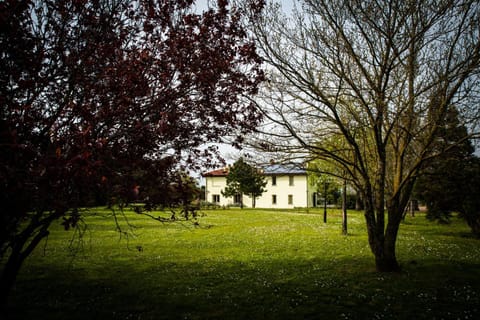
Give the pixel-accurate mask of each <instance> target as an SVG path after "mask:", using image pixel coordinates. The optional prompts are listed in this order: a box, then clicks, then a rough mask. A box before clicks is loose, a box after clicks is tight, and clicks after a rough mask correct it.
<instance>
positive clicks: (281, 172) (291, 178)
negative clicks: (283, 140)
mask: <svg viewBox="0 0 480 320" xmlns="http://www.w3.org/2000/svg"><path fill="white" fill-rule="evenodd" d="M261 172H262V174H263V175H264V176H265V179H266V181H267V185H266V186H265V189H266V191H265V192H264V193H263V194H262V195H261V196H260V197H258V198H257V199H256V201H255V202H256V205H255V206H256V207H257V208H278V209H288V208H295V207H313V206H314V205H315V202H316V199H317V196H316V192H315V190H314V189H313V187H312V186H310V185H309V179H308V176H307V172H306V170H305V169H303V168H300V167H298V166H286V165H270V166H267V167H265V168H263V169H262V171H261ZM227 175H228V167H226V168H223V169H219V170H214V171H210V172H206V173H204V174H203V177H204V178H205V199H206V201H208V202H211V203H214V204H216V205H220V206H235V205H238V204H239V203H240V197H242V196H241V195H236V196H234V197H224V196H223V194H222V191H223V190H224V189H225V187H226V185H227V179H226V178H227ZM242 200H243V204H244V206H246V207H252V198H251V197H249V196H248V195H243V197H242Z"/></svg>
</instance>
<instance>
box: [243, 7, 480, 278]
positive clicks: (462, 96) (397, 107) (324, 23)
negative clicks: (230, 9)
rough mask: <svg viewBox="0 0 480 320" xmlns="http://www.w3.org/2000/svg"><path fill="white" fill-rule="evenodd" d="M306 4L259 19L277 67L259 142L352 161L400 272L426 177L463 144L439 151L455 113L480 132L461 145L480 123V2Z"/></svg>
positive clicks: (369, 219)
mask: <svg viewBox="0 0 480 320" xmlns="http://www.w3.org/2000/svg"><path fill="white" fill-rule="evenodd" d="M296 3H297V4H298V5H297V6H296V9H294V10H293V13H292V14H291V15H290V16H289V17H285V15H283V14H282V12H281V10H280V9H279V7H278V6H275V5H273V6H270V8H269V9H268V10H266V11H265V14H264V15H263V16H262V19H259V20H256V21H255V23H253V25H252V28H253V30H254V33H255V34H256V36H257V39H258V46H259V48H261V52H262V53H261V55H262V56H263V58H264V59H265V61H266V63H267V64H268V65H269V67H267V70H269V75H268V82H267V85H266V86H265V90H264V97H263V99H259V100H257V101H256V102H257V103H258V105H259V109H261V110H262V111H263V112H264V115H265V117H266V119H268V120H269V121H268V122H267V123H266V124H265V125H264V129H265V130H264V131H265V134H264V135H262V136H261V139H260V141H259V142H258V146H259V147H261V148H262V149H264V150H267V151H268V150H274V151H276V152H285V153H287V154H290V155H292V154H293V155H295V156H296V157H298V156H299V155H304V156H306V157H313V158H318V159H322V160H324V161H327V162H331V163H332V164H333V165H335V166H339V167H341V168H342V169H343V170H344V171H345V172H346V174H347V175H348V178H349V180H351V181H352V182H353V183H354V185H355V188H356V189H357V190H360V193H361V197H362V199H363V200H364V208H365V209H364V210H365V218H366V225H367V232H368V241H369V244H370V248H371V251H372V253H373V255H374V256H375V262H376V268H377V270H379V271H396V270H399V269H400V266H399V263H398V261H397V256H396V252H395V246H396V241H397V235H398V231H399V226H400V222H401V219H402V213H403V211H404V209H405V206H406V205H407V203H408V200H409V198H410V195H411V192H412V188H413V185H414V183H415V179H416V177H417V174H418V173H419V170H420V169H421V167H422V166H423V165H424V164H425V163H426V162H428V161H429V159H432V158H434V157H436V156H437V155H439V154H441V153H442V152H444V151H446V150H447V149H449V148H451V147H452V145H450V146H448V147H446V148H445V149H444V150H439V149H437V148H435V141H436V139H437V137H438V136H439V134H440V131H441V128H442V125H443V123H444V119H445V118H446V117H447V114H448V110H449V108H450V107H451V106H452V105H455V106H456V108H457V110H458V112H459V115H460V117H459V118H460V119H461V121H462V122H463V123H464V124H465V126H466V127H467V128H468V129H469V133H467V134H466V135H465V136H463V137H458V140H456V141H454V142H452V144H453V145H454V144H456V143H461V141H463V140H465V139H468V138H469V137H470V136H471V135H473V134H474V130H475V129H476V127H475V125H474V123H473V122H470V121H473V120H477V119H478V115H479V108H478V106H479V105H480V104H479V103H478V102H479V101H478V98H479V96H478V92H479V87H478V83H479V71H480V68H479V66H480V38H479V33H480V19H478V17H479V15H480V4H479V2H478V1H476V0H475V1H474V0H464V1H450V0H421V1H359V0H329V1H326V0H304V1H299V2H296ZM299 3H300V4H299ZM332 141H343V142H344V143H342V144H340V145H339V144H335V145H332V144H331V142H332ZM339 148H341V149H339Z"/></svg>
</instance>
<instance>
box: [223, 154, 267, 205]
mask: <svg viewBox="0 0 480 320" xmlns="http://www.w3.org/2000/svg"><path fill="white" fill-rule="evenodd" d="M266 185H267V181H266V180H265V178H264V177H263V175H262V174H261V172H259V171H258V170H257V169H256V168H254V167H252V166H251V165H249V164H248V163H246V162H245V161H244V160H243V158H239V159H238V160H237V161H235V163H234V164H233V166H232V167H230V169H229V171H228V175H227V186H226V187H225V190H223V191H222V194H223V195H224V196H225V197H232V196H236V195H238V194H239V195H240V207H241V208H242V209H243V199H242V198H243V194H247V195H249V196H250V197H251V198H252V208H255V200H256V198H258V197H259V196H261V195H262V193H263V192H265V186H266Z"/></svg>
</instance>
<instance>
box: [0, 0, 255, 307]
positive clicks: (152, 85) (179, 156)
mask: <svg viewBox="0 0 480 320" xmlns="http://www.w3.org/2000/svg"><path fill="white" fill-rule="evenodd" d="M192 4H193V0H185V1H170V0H156V1H143V0H142V1H125V0H82V1H54V0H45V1H14V0H12V1H3V2H1V3H0V30H1V31H0V50H1V51H0V91H1V92H0V105H1V111H0V112H1V114H0V162H1V165H0V181H1V182H0V203H1V214H0V260H1V261H2V274H1V276H0V294H1V296H0V303H2V304H4V303H6V298H7V297H8V294H9V292H10V290H11V288H12V286H13V284H14V281H15V277H16V275H17V273H18V271H19V269H20V267H21V265H22V263H23V261H24V260H25V259H26V258H27V257H28V256H29V254H30V253H31V252H32V251H33V250H34V249H35V247H36V246H37V245H38V244H39V243H40V242H41V241H42V239H44V238H45V237H46V236H47V235H48V233H49V231H48V229H49V226H50V225H51V224H52V223H53V222H54V221H58V220H61V221H63V222H62V223H63V225H64V226H65V229H69V228H72V227H75V226H77V225H78V223H79V221H81V219H82V216H81V210H79V208H80V207H82V206H84V205H85V204H87V203H88V201H89V200H90V197H91V195H92V191H93V190H99V191H100V190H101V191H102V192H104V194H106V195H108V198H109V199H117V200H120V199H121V201H122V203H128V202H130V201H133V200H135V199H137V198H138V197H142V186H141V185H139V184H138V183H137V181H136V177H135V170H147V171H148V172H149V173H150V176H152V177H153V176H154V177H158V179H159V180H160V185H159V186H158V187H159V188H164V190H167V191H168V186H169V185H170V183H171V182H173V181H175V179H176V177H177V176H178V175H177V174H176V173H177V172H178V170H179V167H182V166H183V167H185V168H187V167H189V168H196V167H197V166H198V165H200V162H201V161H199V159H205V160H206V161H211V160H212V156H214V155H215V154H216V150H215V148H209V149H207V150H204V148H201V147H202V145H203V144H204V143H206V142H220V141H223V139H224V137H232V139H233V141H234V144H238V143H239V142H240V141H241V139H242V137H243V135H244V134H245V133H247V132H250V131H251V130H253V129H255V128H256V126H257V125H258V123H259V121H260V120H261V117H262V115H261V114H260V113H259V112H258V111H257V110H256V109H255V108H254V106H253V105H252V104H251V103H250V102H248V101H246V100H245V99H244V98H243V96H245V95H252V94H255V93H256V92H257V86H258V85H259V83H260V82H261V81H262V80H263V73H262V71H261V69H260V59H259V57H258V56H257V54H256V52H255V45H254V43H253V42H252V41H251V40H250V39H249V38H248V36H247V33H246V31H245V29H244V28H243V27H242V25H241V15H242V12H247V11H256V12H259V11H260V10H261V9H262V3H261V2H252V3H251V4H250V5H248V6H246V7H245V9H244V10H243V11H241V10H238V9H237V8H235V7H233V6H229V5H228V2H227V1H224V0H219V1H218V4H217V6H216V7H215V8H213V7H212V8H211V9H209V10H207V11H205V12H203V13H202V14H195V13H193V11H192V10H191V6H192ZM153 160H154V161H153ZM169 195H170V194H169V193H168V192H167V193H165V194H164V197H165V198H164V199H163V201H164V203H168V202H170V201H173V200H172V199H168V198H169ZM3 262H5V263H3Z"/></svg>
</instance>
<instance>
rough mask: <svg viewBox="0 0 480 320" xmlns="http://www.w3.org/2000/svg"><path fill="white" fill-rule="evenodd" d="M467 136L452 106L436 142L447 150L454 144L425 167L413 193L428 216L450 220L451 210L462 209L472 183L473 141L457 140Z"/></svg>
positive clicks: (445, 220) (442, 220) (433, 218)
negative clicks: (470, 175) (423, 205)
mask: <svg viewBox="0 0 480 320" xmlns="http://www.w3.org/2000/svg"><path fill="white" fill-rule="evenodd" d="M466 135H467V128H466V127H465V126H463V125H461V124H460V122H459V119H458V112H457V111H456V109H455V108H453V107H452V108H450V110H449V112H448V115H447V117H446V118H445V123H444V125H443V128H441V129H440V131H439V135H438V138H437V141H436V142H435V145H436V148H437V149H445V148H447V147H448V146H449V145H451V144H452V143H453V144H454V146H453V147H451V148H449V149H448V151H445V152H443V153H442V155H440V156H438V157H436V158H435V159H432V160H431V161H429V162H428V163H427V164H426V165H424V166H423V168H422V170H421V175H420V177H419V178H418V179H417V182H416V183H415V188H414V196H415V197H416V198H418V199H419V200H421V201H424V202H425V204H426V206H427V210H428V212H427V218H428V219H431V220H438V221H439V222H444V223H447V222H448V220H449V218H450V216H451V213H452V212H454V211H457V212H459V211H461V208H462V206H463V201H464V199H465V196H466V194H465V193H466V192H467V190H468V186H469V184H470V183H471V182H472V179H471V178H470V177H469V176H468V175H469V174H470V173H471V169H472V168H473V167H474V165H473V161H472V158H473V157H474V155H473V153H474V151H475V149H474V148H473V145H472V142H471V141H470V140H465V141H463V143H456V141H458V140H459V139H460V138H463V137H465V136H466ZM474 176H475V175H474ZM473 181H475V180H473Z"/></svg>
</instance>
